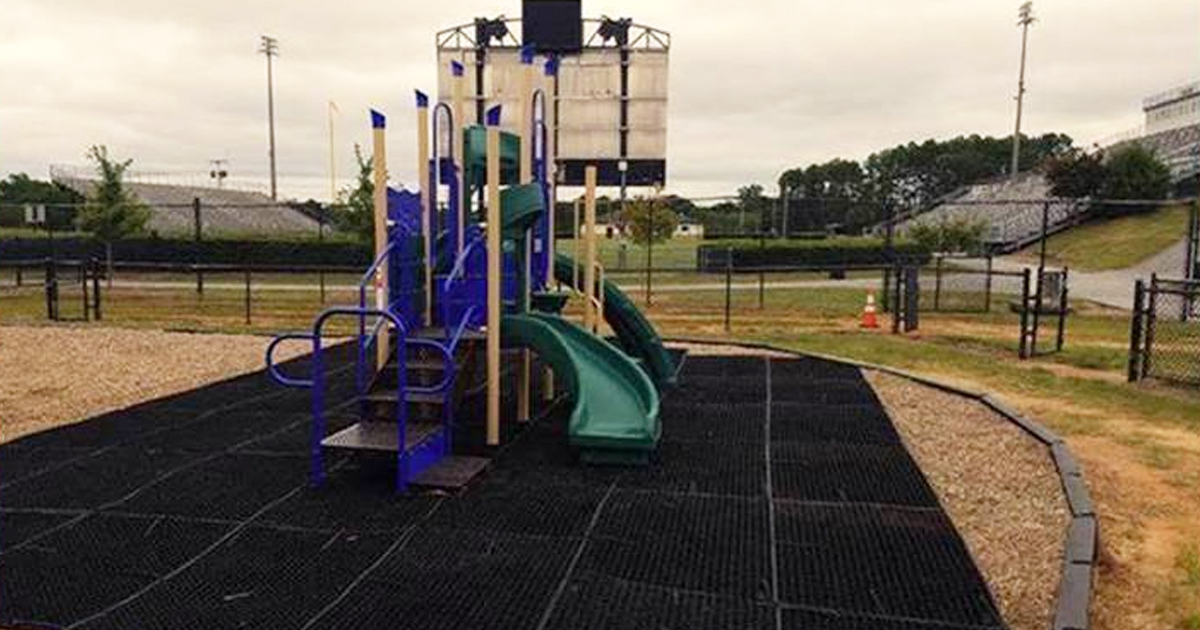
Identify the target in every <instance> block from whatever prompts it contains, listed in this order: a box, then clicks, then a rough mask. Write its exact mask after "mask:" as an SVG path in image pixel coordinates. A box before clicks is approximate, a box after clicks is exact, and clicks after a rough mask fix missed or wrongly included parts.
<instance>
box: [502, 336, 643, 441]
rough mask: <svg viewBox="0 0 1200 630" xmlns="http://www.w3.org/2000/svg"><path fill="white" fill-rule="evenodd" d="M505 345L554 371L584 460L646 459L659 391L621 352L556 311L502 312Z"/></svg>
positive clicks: (571, 429)
mask: <svg viewBox="0 0 1200 630" xmlns="http://www.w3.org/2000/svg"><path fill="white" fill-rule="evenodd" d="M500 336H501V339H502V341H503V343H504V345H505V346H507V347H519V348H528V349H531V350H533V351H534V352H536V353H537V354H538V356H540V357H541V359H542V360H543V361H545V362H546V363H547V364H549V365H550V367H551V368H553V369H554V374H555V377H556V378H557V379H560V381H559V382H560V383H561V384H562V386H563V388H564V389H565V390H566V391H567V394H568V396H569V397H570V399H571V400H572V401H573V404H574V408H573V409H572V412H571V418H570V421H569V425H568V426H569V435H570V441H571V444H572V445H573V446H576V447H578V448H579V449H580V457H581V459H583V460H584V461H587V462H590V463H600V464H640V465H644V464H646V463H648V461H649V456H650V453H651V452H652V451H653V450H654V449H655V448H656V447H657V446H658V439H659V436H660V435H661V433H662V426H661V425H660V424H659V419H658V407H659V398H658V390H657V389H655V387H654V383H652V382H651V381H650V378H649V377H648V376H647V375H646V373H645V372H643V371H642V370H641V369H640V368H638V366H637V364H636V363H634V362H633V360H632V359H630V358H629V357H628V356H627V355H626V354H625V353H623V352H621V351H620V350H618V349H617V348H616V347H614V346H613V345H612V344H610V343H608V342H607V341H605V340H604V339H601V338H599V337H597V336H595V335H593V334H591V333H589V332H587V331H586V330H584V329H583V328H581V327H579V326H577V325H575V324H573V323H571V322H569V321H567V320H565V319H563V318H561V317H558V316H557V315H547V314H542V313H530V314H527V315H506V316H505V317H504V319H503V320H502V321H501V323H500Z"/></svg>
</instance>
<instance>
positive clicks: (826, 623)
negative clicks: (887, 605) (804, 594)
mask: <svg viewBox="0 0 1200 630" xmlns="http://www.w3.org/2000/svg"><path fill="white" fill-rule="evenodd" d="M783 627H784V628H803V629H804V630H1003V628H1002V626H964V625H959V624H947V623H944V622H940V621H920V620H914V619H894V618H887V617H866V616H862V615H853V614H848V613H839V612H831V611H813V610H801V609H795V608H785V609H784V610H783Z"/></svg>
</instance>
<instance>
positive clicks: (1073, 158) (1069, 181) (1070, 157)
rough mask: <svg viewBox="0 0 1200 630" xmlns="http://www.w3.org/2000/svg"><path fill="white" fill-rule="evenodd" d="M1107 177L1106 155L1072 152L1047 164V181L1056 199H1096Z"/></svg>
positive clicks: (1052, 159)
mask: <svg viewBox="0 0 1200 630" xmlns="http://www.w3.org/2000/svg"><path fill="white" fill-rule="evenodd" d="M1107 176H1108V173H1107V169H1106V168H1105V165H1104V155H1103V154H1101V153H1099V152H1097V153H1091V154H1089V153H1087V152H1085V151H1080V150H1072V151H1070V152H1068V153H1064V154H1063V155H1060V156H1056V157H1054V158H1051V159H1050V160H1049V161H1047V162H1046V179H1047V180H1048V181H1049V182H1050V194H1052V195H1054V196H1055V197H1065V198H1070V199H1082V198H1084V197H1095V196H1096V195H1097V193H1098V192H1099V191H1100V188H1101V186H1103V185H1104V180H1105V179H1106V178H1107Z"/></svg>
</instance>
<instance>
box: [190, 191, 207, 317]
mask: <svg viewBox="0 0 1200 630" xmlns="http://www.w3.org/2000/svg"><path fill="white" fill-rule="evenodd" d="M192 221H193V226H194V227H195V232H196V233H195V252H194V253H193V258H192V263H193V264H194V265H195V269H196V295H199V296H201V297H204V270H202V269H201V268H200V248H201V247H202V245H201V244H200V243H201V242H202V241H203V240H204V222H203V217H202V216H201V207H200V198H199V197H193V198H192Z"/></svg>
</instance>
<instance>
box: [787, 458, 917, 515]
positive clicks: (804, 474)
mask: <svg viewBox="0 0 1200 630" xmlns="http://www.w3.org/2000/svg"><path fill="white" fill-rule="evenodd" d="M771 452H772V455H771V481H772V486H773V488H774V497H775V498H776V499H792V500H798V501H829V502H860V503H886V504H895V505H905V506H914V507H928V508H937V507H938V502H937V497H936V496H935V495H934V493H933V490H932V489H931V488H930V487H929V483H928V482H927V481H926V480H925V477H924V475H922V474H921V471H920V470H919V469H918V468H917V466H916V464H915V463H914V462H913V460H912V458H911V457H909V455H908V451H906V450H904V447H903V446H874V445H863V444H837V443H832V442H824V443H822V442H772V444H771Z"/></svg>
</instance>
